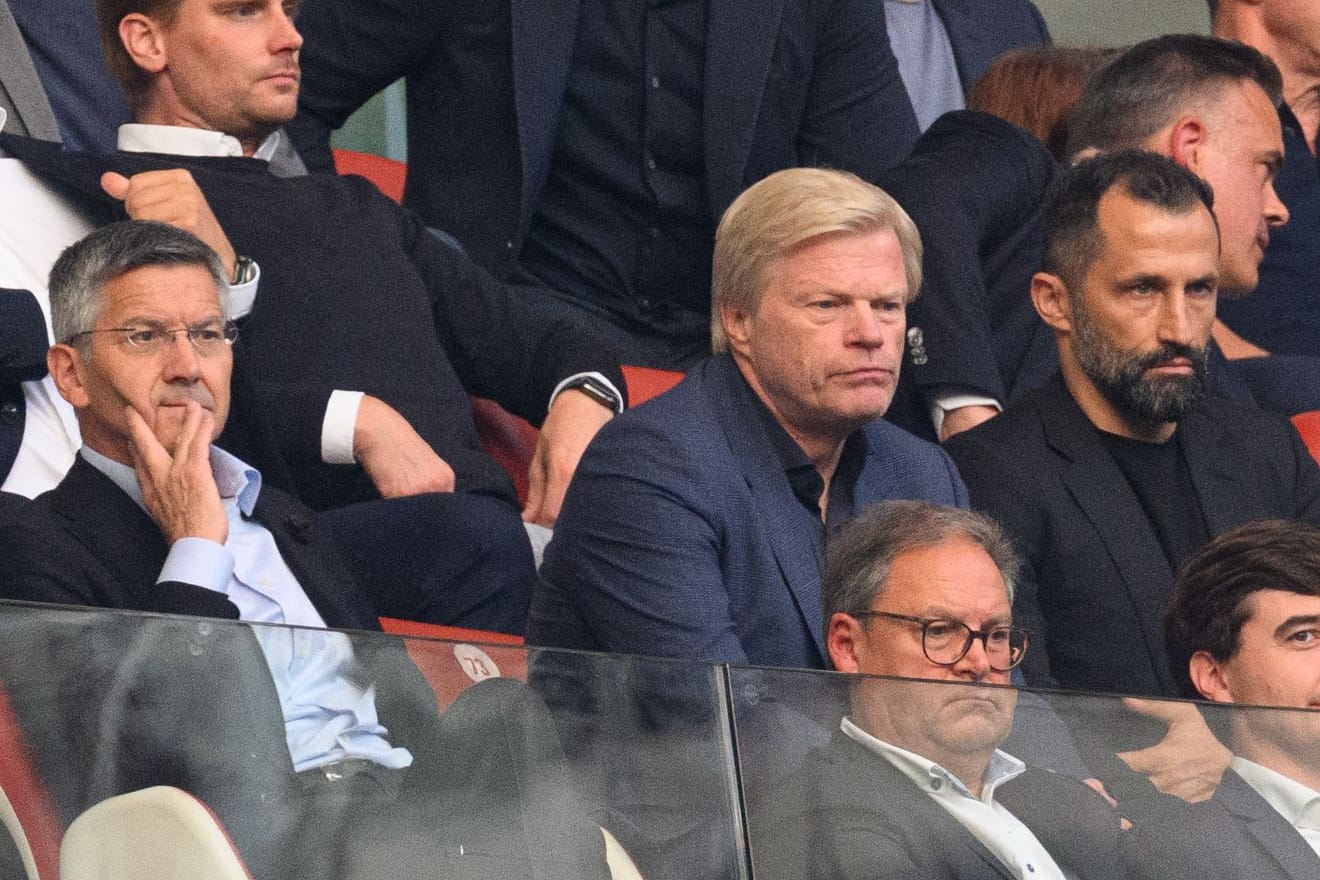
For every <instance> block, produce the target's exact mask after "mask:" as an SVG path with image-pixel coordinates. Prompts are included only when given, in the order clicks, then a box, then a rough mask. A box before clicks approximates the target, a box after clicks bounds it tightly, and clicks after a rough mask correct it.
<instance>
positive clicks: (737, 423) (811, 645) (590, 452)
mask: <svg viewBox="0 0 1320 880" xmlns="http://www.w3.org/2000/svg"><path fill="white" fill-rule="evenodd" d="M743 381H744V380H743V379H742V375H741V374H740V373H739V372H738V368H737V366H736V365H735V364H734V362H733V359H732V357H730V356H728V355H717V356H715V357H713V358H710V359H708V360H706V361H703V362H701V363H700V364H698V365H697V366H696V367H694V368H693V370H692V371H691V372H690V373H689V374H688V376H687V377H686V378H685V379H684V380H683V382H682V383H680V384H679V385H678V387H676V388H675V389H673V390H672V391H670V392H668V393H667V394H664V395H662V396H660V397H659V398H656V399H655V400H653V401H650V402H648V403H646V404H644V405H643V406H641V407H638V408H637V409H636V410H632V411H630V412H627V413H624V414H623V415H622V416H620V417H619V418H617V419H614V420H613V421H611V422H610V423H609V424H608V425H606V426H605V428H604V429H602V431H601V433H600V434H599V435H598V437H597V439H595V440H593V442H592V444H591V446H590V447H589V448H588V449H587V452H586V455H584V456H583V458H582V462H581V464H580V465H579V466H578V470H577V473H576V474H575V475H574V478H573V483H572V485H570V487H569V490H568V496H567V498H566V499H565V501H564V508H563V511H562V512H561V513H560V516H559V520H558V522H557V523H556V525H555V537H554V540H553V541H552V542H551V543H550V546H549V547H548V548H547V550H546V555H545V561H544V564H543V565H542V567H541V579H540V583H539V584H538V586H537V591H536V594H535V595H534V596H533V599H532V611H531V618H530V622H529V625H528V640H529V641H530V642H532V643H534V644H541V645H551V646H555V647H565V648H587V649H596V650H606V651H618V652H623V653H632V654H647V655H651V656H666V657H683V658H687V659H700V660H706V661H719V662H728V663H753V664H757V665H762V664H764V665H772V666H796V667H808V668H823V667H824V665H825V656H826V654H825V648H824V642H823V640H822V636H821V608H820V571H819V565H820V556H821V546H820V540H819V538H818V531H819V529H820V519H819V517H818V516H817V515H814V514H812V513H811V512H810V511H808V510H807V509H806V508H805V507H803V505H802V504H801V502H799V501H798V500H797V498H796V497H795V496H794V495H793V493H792V490H791V489H790V488H789V485H788V480H787V478H786V477H785V475H784V470H783V466H782V463H781V461H780V459H779V458H778V456H777V455H776V453H775V451H774V449H773V447H772V446H771V445H770V441H769V439H768V438H767V437H766V435H765V432H764V430H762V428H761V427H760V422H759V418H760V417H759V416H758V414H757V413H756V412H754V411H752V410H749V409H748V407H747V406H744V405H742V404H741V403H740V401H743V400H746V399H747V395H748V393H749V392H748V391H746V390H741V391H740V390H739V385H740V384H741V383H743ZM744 389H745V386H744ZM863 431H864V433H865V439H866V443H867V450H866V460H865V464H864V465H863V468H862V472H861V474H860V476H859V477H858V480H857V484H856V487H855V489H854V492H853V500H854V503H855V505H856V506H857V507H858V508H859V509H860V508H861V507H862V506H863V505H866V504H870V503H873V502H876V501H883V500H886V499H895V498H923V499H926V500H929V501H936V502H940V503H943V504H954V505H965V504H966V498H965V491H964V489H963V485H962V481H961V480H959V479H958V474H957V472H956V471H955V470H954V467H953V463H952V462H951V461H950V460H949V458H948V456H947V455H945V454H944V452H943V451H942V450H940V449H939V448H938V447H936V446H933V445H931V444H929V443H926V442H923V441H921V440H918V439H916V438H915V437H913V436H911V435H910V434H907V433H906V432H904V431H902V430H900V429H898V428H896V427H894V426H893V425H890V424H887V423H885V422H883V421H877V422H874V423H872V424H870V425H868V426H867V427H866V428H864V429H863Z"/></svg>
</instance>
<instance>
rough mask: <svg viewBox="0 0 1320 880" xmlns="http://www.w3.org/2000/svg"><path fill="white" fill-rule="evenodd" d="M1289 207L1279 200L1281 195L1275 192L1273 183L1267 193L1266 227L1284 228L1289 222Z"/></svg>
mask: <svg viewBox="0 0 1320 880" xmlns="http://www.w3.org/2000/svg"><path fill="white" fill-rule="evenodd" d="M1288 217H1289V213H1288V206H1287V205H1285V204H1284V203H1283V199H1281V198H1279V194H1278V193H1277V192H1275V191H1274V184H1273V183H1271V184H1270V185H1269V187H1268V188H1267V189H1266V191H1265V225H1266V226H1282V225H1284V224H1285V223H1287V222H1288Z"/></svg>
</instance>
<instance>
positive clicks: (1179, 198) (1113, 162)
mask: <svg viewBox="0 0 1320 880" xmlns="http://www.w3.org/2000/svg"><path fill="white" fill-rule="evenodd" d="M1115 187H1121V188H1122V191H1123V192H1125V193H1126V194H1127V195H1128V196H1130V197H1131V198H1133V199H1135V200H1137V201H1138V202H1143V203H1145V204H1148V205H1153V206H1154V207H1157V208H1161V209H1163V210H1164V211H1166V212H1168V213H1170V214H1184V213H1187V212H1189V211H1192V210H1195V209H1197V208H1198V207H1204V208H1205V210H1206V211H1207V212H1209V214H1210V218H1211V220H1212V221H1213V220H1214V216H1215V215H1214V196H1213V194H1212V193H1211V191H1210V187H1209V185H1208V184H1206V182H1205V181H1203V180H1201V178H1199V177H1197V176H1196V175H1195V174H1193V173H1192V172H1190V171H1188V170H1187V169H1185V168H1182V167H1181V166H1179V165H1178V164H1177V163H1175V162H1174V161H1173V160H1171V159H1168V158H1165V157H1164V156H1159V155H1156V154H1155V153H1149V152H1146V151H1144V150H1122V151H1120V152H1117V153H1105V154H1101V155H1099V156H1095V157H1093V158H1091V159H1087V160H1085V161H1082V162H1078V163H1077V164H1076V165H1074V166H1072V167H1071V168H1068V169H1066V170H1064V171H1063V172H1062V173H1060V174H1059V175H1058V176H1057V177H1055V179H1054V181H1053V182H1052V183H1051V185H1050V189H1049V190H1048V191H1047V192H1046V194H1045V206H1044V209H1043V214H1042V220H1041V223H1042V225H1043V227H1044V230H1043V233H1044V239H1045V256H1044V259H1043V262H1042V268H1043V269H1044V271H1046V272H1049V273H1050V274H1052V275H1057V276H1059V277H1060V278H1062V279H1063V281H1064V283H1065V284H1066V285H1068V288H1069V290H1080V289H1081V282H1082V280H1083V279H1084V278H1085V277H1086V270H1087V268H1088V267H1089V266H1090V265H1091V263H1092V262H1093V261H1094V260H1095V258H1096V256H1097V255H1098V254H1099V253H1100V249H1101V247H1102V246H1103V245H1104V238H1103V233H1102V231H1101V229H1100V221H1099V208H1100V200H1101V199H1102V198H1103V197H1104V195H1105V193H1107V192H1109V191H1110V190H1111V189H1114V188H1115ZM1215 228H1216V229H1218V221H1215Z"/></svg>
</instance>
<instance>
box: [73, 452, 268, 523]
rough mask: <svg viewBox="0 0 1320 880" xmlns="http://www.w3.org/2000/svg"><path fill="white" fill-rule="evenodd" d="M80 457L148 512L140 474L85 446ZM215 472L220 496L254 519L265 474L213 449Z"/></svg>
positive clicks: (212, 461)
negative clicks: (236, 503) (139, 479)
mask: <svg viewBox="0 0 1320 880" xmlns="http://www.w3.org/2000/svg"><path fill="white" fill-rule="evenodd" d="M78 454H79V455H81V456H82V457H83V459H84V460H85V461H86V462H87V463H88V464H90V465H91V466H92V467H94V468H96V469H97V470H98V471H100V472H101V473H103V474H105V475H106V476H107V477H109V478H110V481H111V482H112V483H114V484H115V485H116V486H118V487H119V488H120V489H122V490H124V492H125V493H127V495H128V497H130V498H132V499H133V500H134V501H136V502H137V505H138V506H139V507H141V508H142V509H143V510H146V509H147V504H146V501H145V500H144V499H143V496H142V486H141V485H140V484H139V483H138V478H137V471H135V470H134V469H133V468H131V467H129V466H128V465H126V464H122V463H120V462H117V461H115V460H114V459H112V458H107V457H106V456H104V455H102V454H101V453H99V452H97V451H96V450H95V449H92V448H91V447H90V446H86V445H84V446H83V448H82V449H81V450H79V453H78ZM211 473H212V474H214V475H215V485H216V488H218V489H219V490H220V497H221V498H222V499H226V500H228V499H231V498H232V499H237V501H238V509H239V510H241V511H242V512H243V515H244V516H251V515H252V511H253V509H254V508H256V506H257V496H259V495H260V494H261V472H260V471H258V470H257V469H256V468H254V467H252V466H251V465H248V464H245V463H244V462H243V461H242V460H240V459H239V458H237V457H236V456H233V455H230V454H229V453H228V452H225V451H224V450H223V449H221V448H220V447H218V446H212V447H211ZM148 512H150V511H148Z"/></svg>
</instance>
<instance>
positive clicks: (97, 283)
mask: <svg viewBox="0 0 1320 880" xmlns="http://www.w3.org/2000/svg"><path fill="white" fill-rule="evenodd" d="M146 266H200V267H202V268H204V269H206V270H207V272H209V273H210V275H211V278H212V279H213V280H214V281H215V286H216V288H217V290H218V292H219V296H220V312H221V315H222V316H223V317H225V318H228V317H229V284H228V282H227V281H226V280H225V272H224V269H222V268H221V266H220V258H219V257H217V256H216V254H215V251H213V250H211V248H210V247H208V246H207V245H206V244H205V243H203V242H202V240H201V239H199V238H197V237H196V236H195V235H193V234H192V233H190V232H185V231H183V230H182V229H179V228H178V227H177V226H169V225H167V224H165V223H156V222H154V221H149V220H124V221H121V222H119V223H111V224H110V225H108V226H102V227H101V228H100V229H98V230H96V231H95V232H93V233H92V234H91V235H89V236H87V237H86V238H84V239H83V240H81V241H79V242H75V243H74V244H71V245H69V246H68V247H67V248H65V249H64V252H63V253H62V254H60V258H59V259H58V260H56V261H55V265H54V266H53V267H52V268H51V270H50V281H49V285H48V286H49V289H50V319H51V326H52V329H53V330H54V331H55V339H56V341H58V342H70V341H71V340H74V338H75V337H76V336H78V334H80V333H85V332H86V331H88V330H92V329H94V328H95V326H96V319H97V318H98V317H100V315H101V312H102V310H103V309H104V308H105V297H104V296H103V295H102V294H103V292H104V289H105V285H106V284H108V283H109V282H111V281H113V280H115V279H116V278H119V277H121V276H123V275H125V274H127V273H129V272H131V271H133V270H134V269H141V268H143V267H146Z"/></svg>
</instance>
